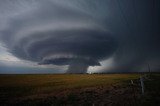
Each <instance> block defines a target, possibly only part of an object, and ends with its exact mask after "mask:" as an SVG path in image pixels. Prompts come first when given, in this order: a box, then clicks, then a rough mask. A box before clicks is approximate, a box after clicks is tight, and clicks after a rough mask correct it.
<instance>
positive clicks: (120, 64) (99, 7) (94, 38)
mask: <svg viewBox="0 0 160 106" xmlns="http://www.w3.org/2000/svg"><path fill="white" fill-rule="evenodd" d="M159 28H160V1H159V0H0V73H11V74H12V73H66V72H67V73H86V72H141V71H147V70H148V69H147V67H148V64H150V67H151V70H152V71H159V70H160V48H159V46H160V42H159V40H160V37H159V34H160V30H159Z"/></svg>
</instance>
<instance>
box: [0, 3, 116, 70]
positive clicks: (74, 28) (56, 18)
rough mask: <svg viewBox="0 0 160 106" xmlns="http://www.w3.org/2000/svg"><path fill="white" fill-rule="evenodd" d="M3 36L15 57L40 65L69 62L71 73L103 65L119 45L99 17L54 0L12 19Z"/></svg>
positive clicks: (65, 63)
mask: <svg viewBox="0 0 160 106" xmlns="http://www.w3.org/2000/svg"><path fill="white" fill-rule="evenodd" d="M1 38H2V41H3V42H4V43H5V44H6V46H7V48H8V51H9V52H11V53H12V54H13V55H15V56H16V57H18V58H20V59H25V60H29V61H34V62H37V63H38V64H39V65H44V64H45V65H47V64H54V65H69V67H68V70H67V72H69V73H85V72H87V69H88V67H89V66H100V63H99V61H101V60H104V59H106V58H108V57H109V56H111V55H112V54H113V53H114V52H115V50H116V48H117V41H116V40H115V38H114V37H113V36H112V34H111V33H110V32H109V31H107V30H106V29H105V28H104V26H102V25H101V24H99V23H98V22H97V20H95V19H94V18H92V17H91V16H89V15H88V14H85V13H82V12H81V11H76V10H73V9H70V8H66V7H63V6H60V5H58V4H57V5H55V4H53V3H51V2H45V3H44V4H41V5H40V6H39V8H37V9H33V10H32V11H29V12H25V13H23V14H20V15H18V16H16V17H14V18H13V19H10V23H9V27H8V28H6V29H5V30H3V31H2V36H1Z"/></svg>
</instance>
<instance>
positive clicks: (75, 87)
mask: <svg viewBox="0 0 160 106" xmlns="http://www.w3.org/2000/svg"><path fill="white" fill-rule="evenodd" d="M139 76H140V75H139V74H92V75H88V74H56V75H54V74H53V75H50V74H46V75H0V103H1V104H11V103H12V104H23V105H24V104H26V105H27V104H29V105H38V104H44V105H46V104H47V105H59V104H61V105H66V104H69V105H74V104H75V103H78V101H79V102H81V103H80V104H82V105H86V104H87V105H93V103H95V104H97V103H98V102H99V103H100V104H105V102H106V104H107V103H110V102H111V104H114V102H113V101H114V100H115V103H121V101H123V100H121V99H120V100H119V99H118V97H121V96H122V98H123V95H124V96H130V97H129V98H130V99H129V101H130V104H133V103H132V102H134V100H133V99H134V98H133V94H134V93H135V95H136V96H137V97H138V98H140V97H139V95H140V88H139V87H137V86H138V83H137V79H138V78H139ZM130 80H133V81H135V83H136V84H137V86H135V88H134V89H135V91H134V92H133V90H132V87H131V86H130ZM150 85H151V84H150ZM148 88H149V87H148ZM125 93H126V94H125ZM129 93H130V94H129ZM109 95H110V96H109ZM109 97H110V98H111V101H110V102H109V101H108V100H109ZM103 98H104V100H103ZM123 99H125V97H124V98H123ZM126 99H128V98H126ZM128 105H129V104H128Z"/></svg>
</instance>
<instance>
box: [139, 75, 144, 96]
mask: <svg viewBox="0 0 160 106" xmlns="http://www.w3.org/2000/svg"><path fill="white" fill-rule="evenodd" d="M140 82H141V88H142V94H144V82H143V77H142V76H140Z"/></svg>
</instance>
